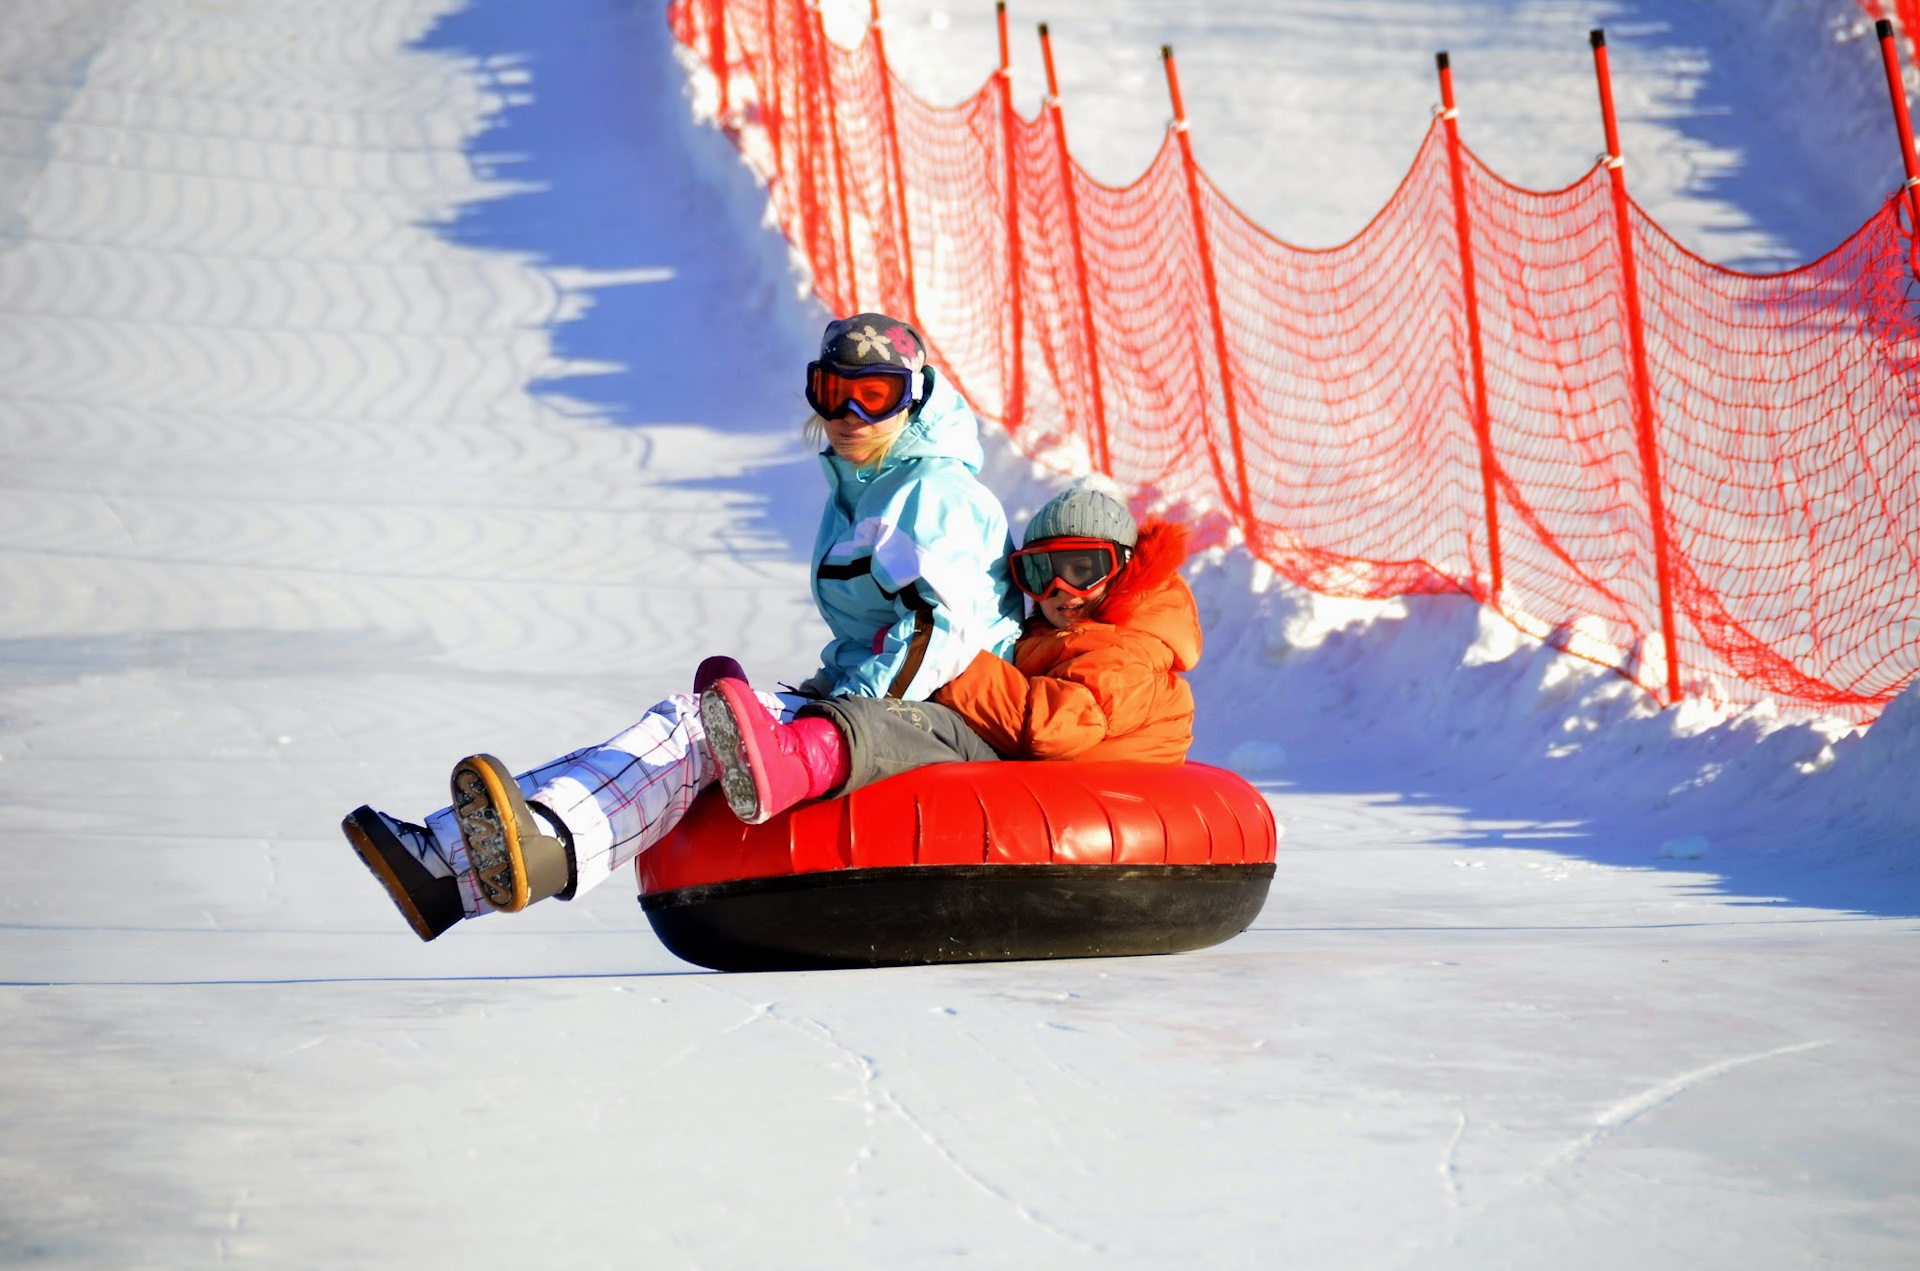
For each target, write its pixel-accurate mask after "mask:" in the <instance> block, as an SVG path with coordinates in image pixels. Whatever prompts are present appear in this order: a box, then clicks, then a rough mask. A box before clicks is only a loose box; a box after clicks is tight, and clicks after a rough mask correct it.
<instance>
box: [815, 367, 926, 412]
mask: <svg viewBox="0 0 1920 1271" xmlns="http://www.w3.org/2000/svg"><path fill="white" fill-rule="evenodd" d="M912 395H913V372H912V371H910V370H908V369H907V368H906V367H904V366H863V367H860V368H859V369H858V370H849V369H847V368H845V367H839V366H833V365H830V364H829V363H826V362H809V363H807V405H809V406H811V407H813V411H814V413H815V414H816V415H818V416H820V418H822V419H838V418H840V417H841V416H842V415H854V416H857V417H858V418H860V419H863V420H865V421H866V422H867V423H869V424H877V423H879V422H880V421H881V420H883V419H889V418H891V417H893V416H894V415H897V414H899V413H900V408H901V407H902V406H903V405H905V404H906V403H907V400H908V399H909V398H910V397H912Z"/></svg>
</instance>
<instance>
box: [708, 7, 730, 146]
mask: <svg viewBox="0 0 1920 1271" xmlns="http://www.w3.org/2000/svg"><path fill="white" fill-rule="evenodd" d="M708 14H709V16H708V18H707V65H708V67H709V68H710V69H711V70H712V71H713V82H714V83H715V84H716V85H718V86H719V89H720V103H719V114H718V115H717V116H715V117H716V118H717V119H719V121H720V124H721V126H722V127H725V126H726V124H727V116H728V115H729V114H731V113H732V108H731V106H730V105H729V104H728V99H727V3H726V0H710V7H709V9H708Z"/></svg>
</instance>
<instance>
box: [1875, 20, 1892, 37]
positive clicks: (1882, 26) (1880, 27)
mask: <svg viewBox="0 0 1920 1271" xmlns="http://www.w3.org/2000/svg"><path fill="white" fill-rule="evenodd" d="M1873 33H1874V34H1875V35H1877V36H1879V37H1880V38H1881V39H1883V40H1891V39H1892V38H1893V22H1892V21H1891V20H1890V19H1887V18H1881V19H1880V20H1879V21H1878V22H1875V23H1874V24H1873Z"/></svg>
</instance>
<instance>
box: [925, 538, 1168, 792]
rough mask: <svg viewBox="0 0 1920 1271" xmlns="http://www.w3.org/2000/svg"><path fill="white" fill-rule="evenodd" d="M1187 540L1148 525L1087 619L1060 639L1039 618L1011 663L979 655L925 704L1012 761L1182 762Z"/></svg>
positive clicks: (1030, 622)
mask: <svg viewBox="0 0 1920 1271" xmlns="http://www.w3.org/2000/svg"><path fill="white" fill-rule="evenodd" d="M1187 537H1188V535H1187V530H1186V527H1185V526H1182V525H1175V524H1173V523H1171V522H1168V521H1161V520H1149V521H1148V522H1147V523H1146V524H1145V525H1144V526H1142V527H1141V530H1140V538H1139V542H1138V543H1137V544H1136V545H1135V547H1134V551H1133V554H1132V556H1130V557H1128V559H1127V563H1126V566H1125V567H1124V568H1123V569H1121V571H1120V573H1119V574H1118V575H1117V576H1116V577H1115V578H1114V580H1113V583H1112V584H1111V585H1110V586H1109V587H1108V588H1107V594H1106V595H1105V596H1104V597H1103V598H1102V599H1101V601H1100V605H1099V607H1098V608H1097V609H1095V610H1094V612H1093V615H1092V616H1091V617H1090V618H1088V619H1085V620H1083V621H1081V622H1077V623H1075V624H1074V625H1073V626H1072V627H1070V628H1068V629H1067V630H1065V631H1060V630H1057V629H1055V628H1054V627H1053V626H1052V625H1051V624H1050V623H1048V622H1047V620H1046V619H1045V618H1044V617H1042V616H1040V615H1039V614H1038V613H1036V614H1035V615H1034V616H1033V617H1032V618H1031V619H1029V620H1028V622H1027V627H1026V631H1025V632H1024V634H1022V635H1021V637H1020V641H1019V643H1018V644H1016V645H1014V647H1013V660H1012V661H1011V662H1006V661H1003V660H1001V659H1000V658H997V657H995V656H993V655H992V654H991V653H982V654H980V655H979V656H977V657H975V658H974V660H973V661H972V663H971V664H969V665H968V667H967V669H966V670H964V671H962V672H961V673H960V674H959V675H958V676H956V677H955V678H954V679H953V680H951V681H949V682H948V683H947V684H946V685H945V686H944V687H942V688H941V689H939V690H938V691H936V692H935V693H934V695H933V700H934V701H936V702H941V703H944V704H945V705H947V706H950V707H952V708H953V709H954V710H956V711H958V712H959V713H960V714H961V715H963V716H965V717H966V720H967V722H968V723H969V724H971V725H972V726H973V728H974V731H976V732H978V733H979V734H980V735H981V736H982V737H983V738H985V739H986V741H987V743H988V744H989V745H991V746H992V747H993V748H994V749H995V750H998V751H999V752H1000V753H1001V754H1003V755H1006V756H1008V757H1009V758H1017V759H1123V760H1132V761H1135V762H1143V763H1181V762H1183V761H1184V760H1185V759H1186V757H1187V747H1188V746H1190V745H1191V744H1192V743H1193V691H1192V690H1191V689H1189V688H1188V687H1187V682H1186V681H1185V680H1183V679H1181V678H1180V672H1182V671H1187V670H1191V669H1192V668H1193V667H1194V666H1195V664H1197V663H1198V662H1199V661H1200V612H1199V610H1198V609H1197V608H1195V606H1194V603H1193V593H1192V592H1191V591H1189V590H1188V589H1187V583H1186V580H1185V579H1183V578H1181V577H1180V572H1179V571H1180V566H1181V565H1183V564H1185V563H1186V559H1187Z"/></svg>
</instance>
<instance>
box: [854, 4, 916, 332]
mask: <svg viewBox="0 0 1920 1271" xmlns="http://www.w3.org/2000/svg"><path fill="white" fill-rule="evenodd" d="M867 7H868V9H869V11H870V13H871V15H872V16H871V18H870V20H869V23H868V28H867V29H868V30H870V31H872V32H873V54H874V62H875V64H876V65H877V66H878V67H879V70H880V105H881V109H882V110H883V111H884V112H885V113H886V124H887V157H888V159H889V160H890V161H891V162H892V163H893V209H892V210H893V215H894V220H895V221H896V222H897V225H896V227H895V229H894V233H895V234H896V235H898V239H897V243H898V250H899V252H900V276H901V280H902V285H903V286H905V287H906V289H907V317H908V319H909V320H910V321H911V322H912V323H913V324H914V325H915V326H918V325H919V324H920V306H919V297H918V296H917V295H915V294H914V287H913V235H912V234H910V233H908V231H907V169H906V165H904V164H903V163H901V162H900V128H899V125H898V124H897V123H896V122H895V121H894V117H893V70H892V68H891V67H890V66H889V65H888V64H887V43H886V37H885V36H884V35H882V34H881V32H880V0H867Z"/></svg>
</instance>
